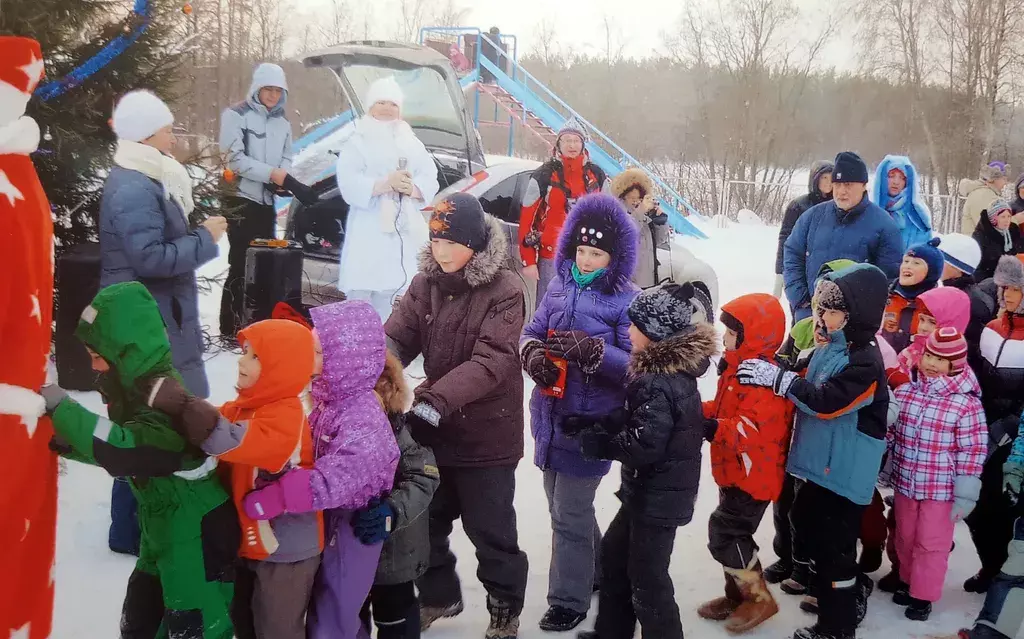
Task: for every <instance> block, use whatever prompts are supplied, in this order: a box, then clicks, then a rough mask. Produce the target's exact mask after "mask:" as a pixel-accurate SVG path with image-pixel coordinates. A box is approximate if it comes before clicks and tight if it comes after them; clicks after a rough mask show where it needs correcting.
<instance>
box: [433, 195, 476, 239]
mask: <svg viewBox="0 0 1024 639" xmlns="http://www.w3.org/2000/svg"><path fill="white" fill-rule="evenodd" d="M429 227H430V239H432V240H449V241H451V242H455V243H456V244H462V245H463V246H468V247H469V248H471V249H473V250H474V251H479V250H480V249H482V248H484V247H485V246H486V245H487V221H486V220H485V219H484V209H483V207H482V206H480V200H478V199H476V198H475V197H474V196H472V195H470V194H469V193H455V194H453V195H449V196H448V197H446V198H445V199H443V200H441V201H440V202H438V203H437V205H436V206H435V207H434V210H433V211H431V213H430V223H429Z"/></svg>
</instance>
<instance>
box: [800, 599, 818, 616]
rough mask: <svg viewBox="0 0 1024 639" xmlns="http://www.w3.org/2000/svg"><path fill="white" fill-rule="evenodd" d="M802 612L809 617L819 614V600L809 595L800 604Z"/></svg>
mask: <svg viewBox="0 0 1024 639" xmlns="http://www.w3.org/2000/svg"><path fill="white" fill-rule="evenodd" d="M800 610H803V611H804V612H806V613H807V614H809V615H816V614H818V598H817V597H812V596H810V595H807V596H806V597H804V598H803V601H801V602H800Z"/></svg>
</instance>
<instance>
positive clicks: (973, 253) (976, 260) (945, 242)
mask: <svg viewBox="0 0 1024 639" xmlns="http://www.w3.org/2000/svg"><path fill="white" fill-rule="evenodd" d="M939 250H940V251H942V254H943V256H945V258H946V263H947V264H949V265H950V266H952V267H953V268H956V269H958V270H959V271H962V272H963V273H964V275H974V271H975V269H977V268H978V264H980V263H981V247H980V246H978V242H977V241H976V240H975V239H974V238H973V237H968V236H966V235H961V234H960V233H950V234H949V235H943V236H942V243H941V244H939Z"/></svg>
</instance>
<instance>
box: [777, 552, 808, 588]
mask: <svg viewBox="0 0 1024 639" xmlns="http://www.w3.org/2000/svg"><path fill="white" fill-rule="evenodd" d="M810 584H811V565H810V564H805V563H802V562H799V561H795V562H793V572H792V574H790V576H789V579H786V580H785V581H783V582H782V585H781V586H780V588H782V592H784V593H786V594H787V595H797V596H800V595H806V594H807V589H808V588H809V587H810Z"/></svg>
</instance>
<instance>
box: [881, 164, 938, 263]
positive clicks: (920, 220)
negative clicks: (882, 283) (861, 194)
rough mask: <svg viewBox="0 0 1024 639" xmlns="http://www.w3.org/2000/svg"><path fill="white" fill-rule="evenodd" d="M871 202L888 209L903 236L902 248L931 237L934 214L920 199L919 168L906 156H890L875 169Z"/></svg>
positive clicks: (905, 248)
mask: <svg viewBox="0 0 1024 639" xmlns="http://www.w3.org/2000/svg"><path fill="white" fill-rule="evenodd" d="M871 201H872V202H874V203H875V204H877V205H878V206H880V207H882V208H883V209H885V210H886V211H888V212H889V215H891V216H892V219H893V221H894V222H896V226H898V227H899V229H900V235H901V236H902V237H903V251H904V252H906V251H907V249H908V248H910V247H911V246H916V245H918V244H925V243H927V242H928V240H930V239H932V214H931V211H929V210H928V206H927V205H926V204H925V203H924V200H923V199H921V185H920V184H918V180H917V169H916V168H915V167H914V165H913V163H912V162H911V161H910V158H908V157H907V156H905V155H887V156H885V159H883V160H882V163H881V164H879V165H878V168H876V169H875V181H874V183H873V184H872V185H871Z"/></svg>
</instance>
